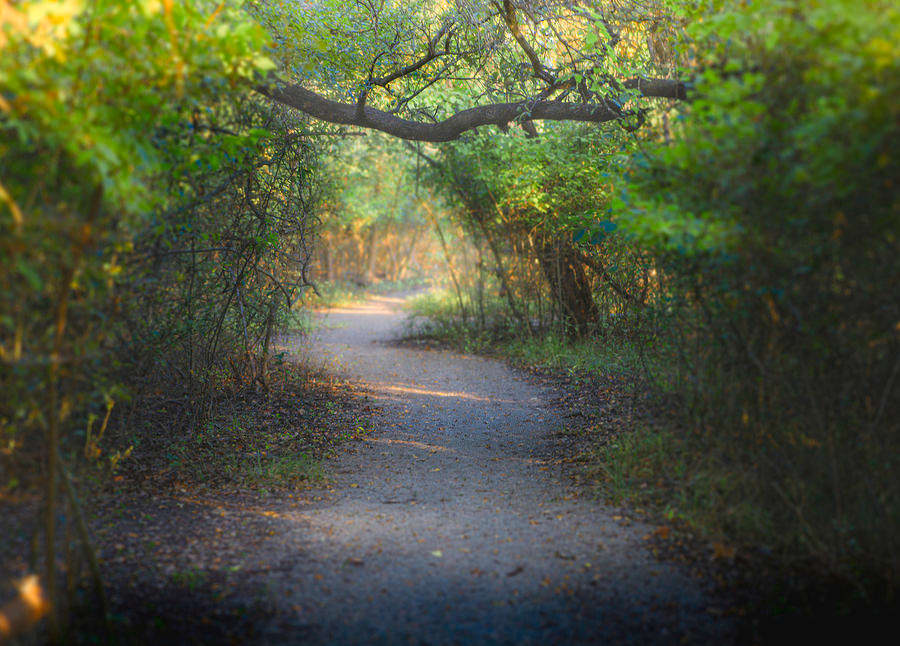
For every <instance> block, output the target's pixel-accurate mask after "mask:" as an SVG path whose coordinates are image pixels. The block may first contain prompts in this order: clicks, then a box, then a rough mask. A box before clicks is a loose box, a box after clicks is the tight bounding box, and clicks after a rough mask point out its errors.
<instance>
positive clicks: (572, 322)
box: [534, 230, 600, 336]
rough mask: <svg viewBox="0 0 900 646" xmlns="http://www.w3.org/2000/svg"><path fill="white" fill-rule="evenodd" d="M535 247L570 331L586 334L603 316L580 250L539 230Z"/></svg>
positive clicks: (553, 296)
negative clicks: (592, 290)
mask: <svg viewBox="0 0 900 646" xmlns="http://www.w3.org/2000/svg"><path fill="white" fill-rule="evenodd" d="M534 245H535V251H536V252H537V257H538V262H539V263H540V266H541V270H542V271H543V273H544V277H545V278H546V279H547V282H548V283H549V284H550V296H551V298H553V299H554V300H556V301H557V305H558V306H559V310H560V312H561V313H562V315H563V320H564V321H565V323H566V329H567V331H568V333H569V334H572V335H574V336H584V335H586V334H588V333H589V332H590V331H591V330H593V329H594V328H595V327H596V325H597V322H598V321H599V319H600V311H599V310H598V309H597V304H596V303H595V302H594V297H593V294H592V292H591V282H590V280H588V277H587V275H586V274H585V271H584V265H583V264H582V262H581V260H580V259H579V256H578V253H577V252H576V250H575V249H573V248H572V246H571V245H570V244H568V243H567V242H566V241H564V240H562V239H561V238H560V237H559V236H558V235H549V234H547V233H546V232H544V231H540V230H538V231H537V232H536V234H535V236H534Z"/></svg>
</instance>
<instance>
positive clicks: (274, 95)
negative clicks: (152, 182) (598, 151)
mask: <svg viewBox="0 0 900 646" xmlns="http://www.w3.org/2000/svg"><path fill="white" fill-rule="evenodd" d="M624 86H625V87H629V88H634V89H637V90H639V91H640V92H641V94H643V95H644V96H648V97H666V98H673V99H683V98H686V95H687V93H686V89H685V85H684V83H682V82H681V81H675V80H668V79H631V80H628V81H625V82H624ZM256 90H257V91H258V92H260V93H261V94H263V95H265V96H267V97H269V98H271V99H273V100H274V101H277V102H279V103H282V104H283V105H286V106H288V107H291V108H295V109H297V110H300V111H301V112H304V113H306V114H308V115H309V116H311V117H314V118H316V119H320V120H322V121H326V122H328V123H335V124H340V125H348V126H358V127H362V128H371V129H373V130H380V131H382V132H386V133H387V134H389V135H393V136H395V137H399V138H401V139H409V140H412V141H432V142H440V141H452V140H454V139H457V138H458V137H459V136H460V135H461V134H462V133H464V132H466V131H467V130H472V129H474V128H478V127H480V126H488V125H495V126H505V125H506V124H508V123H509V122H511V121H515V120H517V119H527V120H532V121H537V120H550V121H581V122H587V123H604V122H607V121H614V120H616V119H620V118H622V116H623V113H622V112H621V111H618V110H614V109H612V108H610V107H608V106H606V105H603V104H600V103H566V102H562V101H548V100H537V101H519V102H516V103H495V104H491V105H482V106H477V107H474V108H468V109H467V110H462V111H460V112H457V113H456V114H454V115H453V116H451V117H448V118H447V119H444V120H443V121H439V122H437V123H422V122H418V121H410V120H408V119H403V118H401V117H398V116H396V115H393V114H390V113H389V112H385V111H383V110H378V109H377V108H373V107H371V106H362V109H359V108H360V105H359V104H347V103H340V102H338V101H332V100H330V99H326V98H325V97H323V96H321V95H320V94H317V93H316V92H313V91H312V90H308V89H306V88H305V87H303V86H301V85H289V86H286V87H280V88H278V87H267V86H259V87H257V88H256Z"/></svg>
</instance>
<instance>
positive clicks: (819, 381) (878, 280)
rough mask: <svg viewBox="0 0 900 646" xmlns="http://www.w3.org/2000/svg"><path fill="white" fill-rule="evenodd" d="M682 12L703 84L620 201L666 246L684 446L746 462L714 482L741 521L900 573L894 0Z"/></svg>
mask: <svg viewBox="0 0 900 646" xmlns="http://www.w3.org/2000/svg"><path fill="white" fill-rule="evenodd" d="M694 18H695V23H694V25H693V26H692V28H691V29H690V30H689V32H688V33H689V34H690V37H691V38H693V39H694V41H693V43H694V46H695V47H696V48H697V50H698V51H702V52H704V55H703V65H704V66H705V67H704V71H703V73H702V74H701V75H700V77H699V78H698V81H697V86H696V90H695V91H696V93H697V97H698V98H697V99H696V100H695V101H693V102H692V103H690V104H689V105H687V106H686V107H685V109H684V111H683V114H682V116H680V117H679V120H678V123H677V126H676V127H675V131H674V132H675V134H676V137H675V139H674V141H673V142H672V143H671V144H669V145H665V144H651V145H648V146H647V147H646V148H645V150H646V154H640V155H635V157H634V159H633V163H632V165H631V168H630V174H629V175H628V178H627V180H628V184H627V187H626V188H625V189H623V191H622V192H621V193H620V197H619V199H618V201H617V210H618V211H619V219H618V222H619V224H620V226H621V227H622V228H623V229H624V230H625V231H627V232H628V233H630V235H632V236H633V238H634V239H635V240H637V241H639V242H640V244H642V245H645V246H646V247H647V248H649V249H652V250H653V251H654V252H655V253H656V254H657V256H658V257H659V259H660V263H661V264H660V267H661V273H662V276H664V280H663V283H662V288H663V291H662V292H661V296H662V303H663V304H664V306H665V311H666V312H668V316H669V317H670V323H669V325H668V329H669V330H678V331H680V333H679V334H680V336H681V338H680V340H678V343H679V345H681V347H682V348H683V352H682V362H683V365H684V367H685V369H686V370H687V371H688V373H689V374H690V375H691V378H690V379H689V380H687V381H686V382H685V385H686V388H685V399H686V404H687V405H688V406H687V407H686V408H688V410H689V411H690V416H691V421H692V423H693V426H694V427H695V429H696V433H697V435H696V437H695V438H694V439H693V444H692V445H691V447H692V448H691V450H693V451H700V452H705V453H706V454H709V455H711V456H715V460H712V459H711V460H710V465H708V466H709V469H710V470H711V471H713V472H715V471H720V472H724V473H728V472H734V473H741V474H742V475H741V478H742V479H743V481H744V482H745V483H746V486H745V487H742V488H741V489H737V490H736V489H729V491H728V493H727V495H725V494H723V495H725V497H726V498H728V503H727V505H726V506H736V505H737V506H740V504H742V502H748V501H749V503H750V506H751V507H752V508H753V509H755V510H756V512H757V515H758V516H759V517H760V522H758V523H756V525H755V529H754V531H752V532H751V531H748V534H749V535H751V536H754V537H756V538H758V539H759V540H762V541H767V542H770V543H773V544H777V546H778V547H779V548H780V549H782V550H784V551H785V552H786V553H791V554H814V555H815V556H816V557H817V558H820V559H822V560H823V561H825V562H828V563H830V564H831V565H832V566H833V567H835V568H837V569H840V570H843V571H853V570H854V569H857V568H860V569H864V570H866V571H868V572H869V573H871V574H873V575H875V576H887V577H888V578H891V577H894V578H895V577H896V576H897V572H898V562H897V559H896V554H897V545H896V541H895V540H894V539H893V538H892V537H894V536H896V535H897V530H898V528H900V491H898V489H897V482H896V477H895V474H896V470H897V467H898V465H897V463H896V460H895V458H894V457H893V456H896V455H897V450H898V446H900V444H898V442H900V429H898V426H897V419H898V418H900V416H898V415H900V411H898V409H897V402H898V401H900V399H898V397H897V395H896V387H897V386H896V373H897V369H898V363H897V357H898V356H900V336H898V329H897V327H896V326H897V321H898V320H900V309H898V303H900V291H898V286H900V273H898V266H897V263H896V262H895V259H896V257H897V254H898V252H900V240H898V231H900V217H898V208H897V207H898V201H897V193H896V178H897V176H898V174H900V169H898V165H897V159H896V154H895V153H894V151H895V150H896V147H897V144H898V135H900V130H898V123H900V112H898V108H897V104H896V101H895V100H894V97H896V96H897V93H898V91H900V69H898V58H897V56H896V52H895V51H894V48H895V46H894V45H892V44H889V43H896V42H897V39H898V34H900V31H898V30H900V20H898V18H900V16H898V12H897V10H896V7H894V6H893V5H892V3H880V2H867V3H857V2H845V1H843V0H829V1H827V2H817V3H804V2H765V3H753V6H752V8H750V7H747V8H735V7H733V6H732V5H731V4H730V3H723V4H722V5H721V7H720V8H714V9H711V10H706V9H704V12H703V13H702V15H699V16H694ZM700 18H702V20H701V19H700ZM674 336H676V335H673V337H674ZM738 465H741V466H738ZM861 474H865V477H861ZM751 490H752V491H753V492H754V494H753V495H752V496H751V495H750V494H749V491H751ZM744 491H747V492H748V493H743V492H744ZM712 516H713V517H717V518H719V519H720V520H721V521H722V522H726V521H727V518H728V516H727V514H713V515H712ZM744 529H748V528H747V527H746V526H745V527H744Z"/></svg>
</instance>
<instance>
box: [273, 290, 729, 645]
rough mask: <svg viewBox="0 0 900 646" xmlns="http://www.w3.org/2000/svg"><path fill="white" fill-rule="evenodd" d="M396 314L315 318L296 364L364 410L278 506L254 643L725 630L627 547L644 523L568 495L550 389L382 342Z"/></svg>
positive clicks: (603, 637) (700, 639) (683, 588)
mask: <svg viewBox="0 0 900 646" xmlns="http://www.w3.org/2000/svg"><path fill="white" fill-rule="evenodd" d="M401 306H402V299H398V298H389V297H377V298H372V299H370V300H369V301H367V302H366V303H365V304H362V305H359V306H354V307H348V308H343V309H336V310H332V311H330V312H329V313H328V315H327V317H326V318H325V321H324V325H323V327H322V329H321V330H320V331H319V332H318V333H316V335H315V336H316V337H317V338H315V339H314V341H313V343H312V349H311V350H310V351H309V352H311V353H312V358H311V360H312V361H313V362H314V363H318V364H319V365H324V366H325V367H326V368H327V369H329V370H331V371H333V372H334V373H335V374H338V375H340V376H343V377H350V378H351V379H353V380H355V381H357V382H358V383H360V385H361V386H363V387H364V388H365V389H366V390H367V391H368V392H369V393H370V395H369V396H370V397H372V398H373V399H374V402H375V404H377V406H378V407H379V408H380V409H381V412H379V413H378V414H377V415H376V422H375V429H374V433H373V435H372V437H371V438H369V439H368V440H367V441H365V442H361V443H358V444H357V447H358V448H357V449H356V450H351V451H349V452H348V453H346V454H343V455H341V456H340V457H338V458H336V459H335V460H333V461H332V462H330V463H329V464H328V466H327V470H328V473H329V476H330V477H331V482H330V484H329V486H328V488H327V489H323V490H321V491H319V492H310V493H309V495H308V496H307V502H306V503H305V506H303V507H302V509H301V510H300V511H299V512H297V513H296V514H295V515H294V516H293V519H294V520H293V523H294V526H295V528H296V529H295V530H291V532H290V533H291V536H290V537H289V539H290V540H287V541H285V540H283V539H282V541H281V542H282V544H284V545H292V547H290V548H283V553H282V555H281V558H282V565H281V566H280V568H278V569H279V570H280V571H279V573H278V574H277V575H276V574H272V575H271V576H270V578H269V580H268V586H269V589H270V592H271V594H272V595H273V598H275V599H276V600H277V602H278V604H279V605H280V607H281V612H279V613H278V615H279V616H278V619H277V621H273V623H272V626H271V627H270V629H269V630H268V632H267V633H266V637H265V641H266V642H268V643H273V644H274V643H279V644H280V643H328V644H407V643H410V644H495V643H496V644H556V643H641V644H643V643H710V642H717V643H721V642H722V641H723V639H726V638H727V634H728V632H729V631H728V627H727V626H726V625H724V624H723V623H722V622H721V621H720V620H716V619H715V618H714V617H712V616H711V615H710V614H708V613H707V612H706V608H707V607H708V605H709V601H708V599H707V598H706V592H705V591H704V587H703V585H702V584H701V583H699V582H697V581H695V580H694V579H692V578H690V577H688V576H687V575H686V574H685V573H684V572H681V571H679V570H678V569H677V568H675V567H674V566H672V565H668V564H664V563H660V562H657V561H656V560H655V559H653V558H652V556H651V555H650V554H649V552H648V551H647V550H646V549H644V548H643V546H642V543H643V540H642V538H643V537H644V536H645V535H646V534H647V533H648V532H650V531H652V530H653V527H647V526H641V525H639V524H636V523H629V521H627V520H625V519H622V518H621V517H619V516H617V515H615V511H614V510H611V509H609V508H607V507H604V506H603V505H601V504H599V503H597V502H596V501H594V500H589V499H585V498H582V497H579V496H578V492H577V491H575V490H574V489H573V488H572V486H571V483H570V481H569V480H568V479H567V477H566V475H565V473H564V472H563V471H562V469H561V467H559V466H558V465H556V464H553V463H552V461H548V460H546V459H545V456H546V455H547V447H548V446H550V443H551V440H552V436H553V434H554V433H556V432H558V431H559V430H560V429H561V428H563V426H564V424H563V420H562V419H561V415H562V414H563V413H564V412H563V411H559V410H554V408H553V407H552V406H551V404H550V400H551V396H550V393H549V392H548V391H546V390H545V389H543V388H541V387H539V386H535V385H533V384H530V383H528V382H527V381H526V380H525V379H524V378H523V377H522V376H520V375H518V374H517V373H516V372H514V371H513V370H511V369H510V368H508V367H507V366H505V365H504V364H502V363H499V362H496V361H491V360H487V359H482V358H478V357H471V356H465V355H460V354H456V353H452V352H437V351H425V350H417V349H409V348H401V347H396V346H393V345H391V344H390V343H388V342H389V341H390V340H391V339H392V338H394V337H396V336H397V335H398V333H399V331H400V329H401V324H402V320H403V313H402V311H401ZM542 456H544V457H542Z"/></svg>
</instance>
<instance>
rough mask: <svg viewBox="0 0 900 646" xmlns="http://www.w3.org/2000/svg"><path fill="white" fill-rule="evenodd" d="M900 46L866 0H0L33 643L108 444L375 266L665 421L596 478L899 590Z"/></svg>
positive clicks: (477, 331)
mask: <svg viewBox="0 0 900 646" xmlns="http://www.w3.org/2000/svg"><path fill="white" fill-rule="evenodd" d="M898 42H900V16H898V9H897V7H896V5H895V3H893V2H887V1H882V0H864V1H860V0H821V1H819V2H805V1H800V0H765V1H762V2H719V1H716V0H712V1H709V2H695V1H687V0H585V1H583V2H570V1H566V0H504V1H503V2H500V1H499V0H460V1H457V2H454V3H449V2H440V1H436V2H423V3H404V2H370V1H364V0H359V1H356V2H344V1H337V0H319V1H316V2H288V1H282V0H258V1H256V0H254V1H250V2H245V3H241V2H222V3H219V2H215V1H212V0H210V1H206V0H197V1H194V2H189V3H176V2H171V0H163V1H154V0H144V1H140V2H134V1H129V2H124V1H121V0H66V1H63V2H55V1H49V0H34V1H29V2H2V1H0V61H2V62H0V133H2V134H0V258H2V263H0V498H3V497H6V498H8V499H9V501H16V500H22V499H26V498H28V496H30V495H32V494H34V495H37V496H38V498H39V500H40V502H39V504H38V505H37V507H36V510H37V513H39V514H40V518H41V521H40V523H36V524H35V530H34V537H33V545H34V547H35V549H34V553H33V555H32V559H31V560H32V566H33V568H34V572H36V573H38V574H40V576H41V580H42V581H43V584H44V586H45V588H46V592H47V595H48V597H49V599H50V600H51V601H52V602H53V603H54V604H55V605H54V608H58V609H59V611H58V612H56V611H54V612H52V613H51V618H52V621H51V633H50V634H51V635H58V634H59V632H58V631H59V630H61V628H59V626H60V625H64V624H65V623H66V622H65V616H64V615H65V612H64V610H63V609H65V608H66V607H68V603H69V602H68V601H65V599H68V598H71V594H72V593H71V591H72V589H73V587H74V584H73V583H72V582H71V580H67V579H66V577H69V579H71V578H72V576H73V574H72V572H73V571H75V568H76V566H75V565H74V563H75V562H76V561H84V563H85V566H84V568H83V571H84V572H85V574H84V577H85V581H86V582H87V583H86V585H88V586H90V585H94V586H95V587H96V589H97V590H101V592H100V594H101V598H102V585H103V578H104V577H103V563H102V562H101V561H100V560H98V558H97V556H96V554H95V553H94V552H93V551H92V547H91V543H92V539H91V537H90V536H89V531H88V529H87V528H86V522H85V519H84V516H85V514H88V513H89V511H88V510H89V507H90V501H91V499H92V497H93V496H94V495H95V493H96V492H99V491H102V490H103V489H104V487H106V486H107V484H108V483H109V482H110V481H112V480H114V479H115V478H116V477H118V476H117V474H118V473H120V470H121V469H122V468H123V465H125V464H127V463H128V462H129V461H132V462H133V461H135V460H139V459H140V458H139V455H138V453H139V452H137V453H135V454H134V455H132V448H133V447H134V446H137V445H139V444H141V443H142V442H144V443H146V442H150V441H151V440H152V442H154V443H162V444H165V443H166V442H169V441H170V440H169V439H168V438H174V437H176V436H177V437H183V436H184V434H191V433H197V432H199V431H200V430H201V429H205V428H209V420H210V419H211V416H214V414H215V409H216V408H217V407H219V406H221V402H222V401H223V400H226V399H228V398H229V397H234V396H236V393H241V392H245V391H247V390H248V389H249V390H252V391H254V392H257V393H267V392H269V389H271V388H276V385H274V384H275V383H276V382H279V383H280V382H281V381H283V380H285V379H288V380H290V379H295V378H297V377H296V376H294V375H293V373H290V372H289V371H288V372H285V368H284V366H283V363H284V362H283V357H282V356H281V355H280V354H279V353H278V350H277V348H276V344H277V340H278V338H279V336H280V335H281V334H282V333H284V332H285V331H288V330H295V329H298V328H302V327H303V326H304V325H306V323H305V318H304V316H305V314H304V313H305V312H306V311H307V310H308V309H310V308H315V307H318V306H319V304H321V303H322V300H321V299H322V298H325V297H330V298H331V299H332V300H336V299H338V298H339V297H344V298H346V297H348V295H349V294H351V293H353V292H360V291H362V290H364V289H366V288H377V289H387V288H388V287H390V288H396V289H406V290H408V289H411V288H423V286H429V287H430V289H428V290H427V291H424V292H423V295H421V296H419V297H418V299H417V300H416V301H415V302H414V303H415V304H414V311H413V314H414V316H413V318H412V319H411V321H410V323H409V330H410V335H412V336H416V337H419V338H427V339H432V340H434V341H435V342H436V343H444V344H448V345H450V346H453V347H456V348H459V349H462V350H465V351H468V352H479V353H487V354H493V355H502V356H504V357H506V358H509V359H512V360H515V361H519V362H522V363H525V364H528V365H531V366H544V367H549V368H552V369H555V370H557V371H560V372H562V373H566V372H568V373H569V374H570V375H582V376H586V375H588V376H589V375H591V374H595V375H596V374H612V375H616V376H617V377H618V378H621V379H622V380H623V383H627V384H628V387H629V388H631V389H632V390H634V391H640V393H641V397H642V398H644V399H646V398H649V401H652V402H655V404H654V405H656V406H658V407H659V408H662V409H664V413H662V414H660V415H658V416H655V417H654V419H653V420H652V421H646V422H639V423H634V424H631V425H629V426H627V427H623V428H622V429H620V432H618V433H616V434H615V435H614V436H613V437H612V438H610V435H609V434H608V433H604V434H603V436H602V441H601V440H600V437H599V434H598V440H597V442H596V445H595V447H594V449H593V451H592V453H591V455H590V456H589V459H588V466H587V468H589V469H591V470H593V473H594V475H595V477H596V480H597V487H598V493H599V494H600V495H602V496H604V497H606V498H608V499H614V500H616V501H618V502H619V503H621V504H630V505H633V506H640V507H650V508H653V509H654V510H655V513H658V514H660V515H664V516H665V517H667V518H670V519H678V520H679V522H681V523H683V524H685V525H686V526H688V527H690V528H691V531H693V532H697V533H699V534H700V535H702V536H706V537H715V538H716V540H721V541H724V542H725V543H727V544H728V545H753V546H757V547H759V548H760V549H762V550H763V551H764V552H765V554H766V555H767V557H771V558H774V559H777V560H778V562H780V563H785V564H798V563H799V564H803V565H804V567H810V568H812V569H814V570H815V571H816V572H821V573H825V575H826V576H828V577H834V578H835V579H837V580H840V581H842V582H845V583H846V582H849V583H848V585H849V588H850V589H851V590H852V594H853V595H855V596H856V597H857V598H859V599H863V600H864V603H871V604H881V603H886V602H889V601H890V600H892V599H894V598H895V595H896V585H897V581H898V577H900V560H898V554H900V544H898V540H900V539H898V536H900V500H898V496H900V490H898V482H900V478H898V467H900V465H898V460H900V263H898V261H897V258H898V256H900V210H898V209H900V202H898V192H897V184H896V183H897V178H898V177H900V168H898V160H897V153H896V151H897V150H898V147H900V138H898V134H900V127H898V124H900V113H898V104H897V100H896V99H897V96H898V94H900V73H898V72H900V69H898V55H897V43H898ZM379 284H380V287H379ZM326 301H327V298H326ZM585 384H590V380H589V379H587V380H586V381H585ZM585 387H586V388H587V387H589V386H587V385H586V386H585ZM161 402H164V403H165V406H166V407H167V408H166V410H167V411H169V415H168V420H169V421H168V423H167V424H166V425H164V426H160V425H156V426H153V425H147V424H143V423H142V424H138V423H137V422H136V420H142V419H144V417H143V416H142V410H145V409H147V408H148V407H159V406H160V405H161ZM172 441H174V440H172ZM10 504H12V502H10ZM2 523H3V521H2V518H0V540H2V534H3V528H2ZM63 555H64V556H63ZM79 567H80V566H79ZM79 571H80V570H79Z"/></svg>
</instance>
